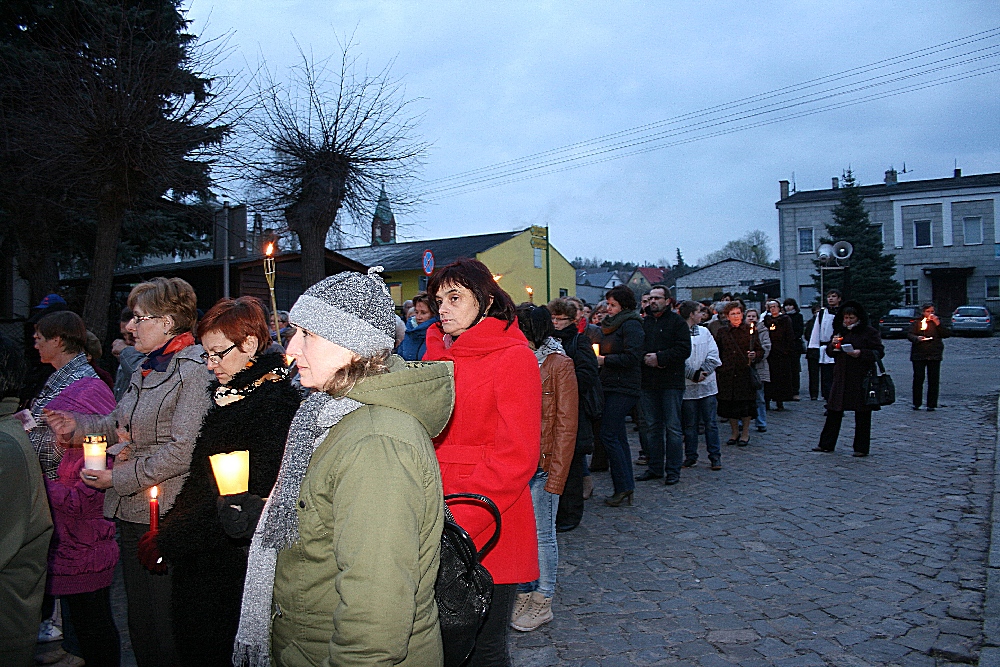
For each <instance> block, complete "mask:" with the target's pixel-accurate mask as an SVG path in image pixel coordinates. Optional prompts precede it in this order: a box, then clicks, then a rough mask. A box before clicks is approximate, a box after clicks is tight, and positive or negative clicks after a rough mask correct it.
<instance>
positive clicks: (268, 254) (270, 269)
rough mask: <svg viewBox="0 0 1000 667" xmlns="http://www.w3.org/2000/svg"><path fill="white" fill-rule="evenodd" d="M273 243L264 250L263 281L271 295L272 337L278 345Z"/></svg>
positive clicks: (279, 333)
mask: <svg viewBox="0 0 1000 667" xmlns="http://www.w3.org/2000/svg"><path fill="white" fill-rule="evenodd" d="M273 255H274V243H268V244H267V246H266V247H265V248H264V280H266V281H267V289H268V291H269V292H270V293H271V315H272V317H273V318H274V335H275V336H276V337H277V340H278V345H284V343H282V342H281V325H280V324H279V323H278V302H277V300H276V299H275V298H274V276H275V264H274V257H273Z"/></svg>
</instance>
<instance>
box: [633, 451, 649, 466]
mask: <svg viewBox="0 0 1000 667" xmlns="http://www.w3.org/2000/svg"><path fill="white" fill-rule="evenodd" d="M635 464H636V465H637V466H648V465H649V457H648V456H646V455H645V454H639V458H637V459H636V460H635Z"/></svg>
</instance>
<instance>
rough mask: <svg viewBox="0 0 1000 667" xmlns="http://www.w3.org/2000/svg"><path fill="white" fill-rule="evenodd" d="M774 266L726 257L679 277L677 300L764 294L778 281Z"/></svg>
mask: <svg viewBox="0 0 1000 667" xmlns="http://www.w3.org/2000/svg"><path fill="white" fill-rule="evenodd" d="M778 276H779V272H778V269H776V268H774V267H772V266H764V265H763V264H755V263H753V262H747V261H745V260H742V259H735V258H729V259H724V260H721V261H719V262H715V263H714V264H709V265H707V266H703V267H701V268H700V269H696V270H694V271H692V272H691V273H688V274H686V275H683V276H681V277H680V278H678V279H677V283H676V292H677V294H676V298H677V300H678V301H686V300H689V299H694V300H695V301H700V300H702V299H716V298H718V297H719V296H720V295H722V294H725V293H729V294H746V293H747V292H760V293H762V294H763V293H764V292H765V290H764V289H763V288H765V287H766V286H767V285H775V286H776V283H777V281H778Z"/></svg>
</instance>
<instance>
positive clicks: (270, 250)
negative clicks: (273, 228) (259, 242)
mask: <svg viewBox="0 0 1000 667" xmlns="http://www.w3.org/2000/svg"><path fill="white" fill-rule="evenodd" d="M264 254H265V255H267V256H268V257H270V256H271V255H273V254H274V244H273V243H268V244H267V245H266V246H264Z"/></svg>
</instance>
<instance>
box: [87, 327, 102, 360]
mask: <svg viewBox="0 0 1000 667" xmlns="http://www.w3.org/2000/svg"><path fill="white" fill-rule="evenodd" d="M83 351H84V352H86V353H87V356H88V357H90V358H91V359H93V360H94V361H97V360H98V359H100V358H101V356H102V355H103V354H104V348H102V347H101V341H100V339H99V338H98V337H97V334H95V333H94V332H93V331H88V332H87V341H86V342H85V343H84V344H83Z"/></svg>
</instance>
